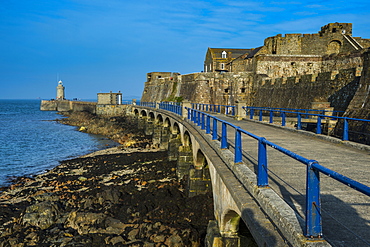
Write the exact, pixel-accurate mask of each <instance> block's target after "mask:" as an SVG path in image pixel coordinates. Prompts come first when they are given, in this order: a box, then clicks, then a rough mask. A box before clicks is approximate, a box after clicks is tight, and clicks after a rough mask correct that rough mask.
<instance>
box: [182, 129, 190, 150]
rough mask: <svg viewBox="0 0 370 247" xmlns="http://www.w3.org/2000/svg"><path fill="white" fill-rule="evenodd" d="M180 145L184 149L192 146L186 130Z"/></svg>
mask: <svg viewBox="0 0 370 247" xmlns="http://www.w3.org/2000/svg"><path fill="white" fill-rule="evenodd" d="M182 145H183V146H186V147H191V146H192V143H191V137H190V134H189V132H188V131H187V130H186V131H185V133H184V137H183V141H182Z"/></svg>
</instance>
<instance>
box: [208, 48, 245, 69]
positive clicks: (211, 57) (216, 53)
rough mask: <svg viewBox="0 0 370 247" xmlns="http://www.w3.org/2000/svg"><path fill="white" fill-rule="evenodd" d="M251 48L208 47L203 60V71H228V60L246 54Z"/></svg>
mask: <svg viewBox="0 0 370 247" xmlns="http://www.w3.org/2000/svg"><path fill="white" fill-rule="evenodd" d="M251 50H252V49H226V48H209V47H208V49H207V53H206V58H205V60H204V72H228V71H230V69H231V68H230V62H232V61H233V60H234V59H235V58H237V57H239V56H243V55H245V54H248V53H249V52H250V51H251Z"/></svg>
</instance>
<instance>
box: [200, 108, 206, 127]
mask: <svg viewBox="0 0 370 247" xmlns="http://www.w3.org/2000/svg"><path fill="white" fill-rule="evenodd" d="M205 122H206V121H205V115H204V113H203V112H202V127H201V129H202V130H204V129H206V125H205V124H206V123H205Z"/></svg>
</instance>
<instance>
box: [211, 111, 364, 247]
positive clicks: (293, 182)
mask: <svg viewBox="0 0 370 247" xmlns="http://www.w3.org/2000/svg"><path fill="white" fill-rule="evenodd" d="M215 116H216V117H218V118H220V119H224V120H226V121H228V122H230V123H233V124H235V125H236V126H240V127H241V128H242V129H244V130H246V131H249V132H251V133H253V134H256V135H258V136H261V137H265V138H266V139H267V140H269V141H271V142H273V143H275V144H277V145H279V146H281V147H283V148H286V149H288V150H290V151H293V152H295V153H296V154H299V155H301V156H303V157H305V158H308V159H314V160H317V161H318V162H319V163H320V165H322V166H325V167H327V168H329V169H332V170H334V171H336V172H338V173H341V174H343V175H345V176H347V177H349V178H351V179H354V180H356V181H358V182H361V183H363V184H365V185H367V186H370V151H362V150H358V149H355V148H352V147H347V146H345V145H343V144H335V143H332V142H329V141H326V140H322V139H319V138H317V137H314V136H311V137H310V136H306V135H303V134H300V133H297V132H292V131H289V130H286V129H283V128H277V127H272V126H269V125H266V124H261V123H258V122H255V121H249V120H242V121H236V120H234V119H232V118H230V117H226V116H223V115H215ZM228 136H229V138H230V139H231V142H232V139H234V132H231V131H229V133H228ZM243 151H244V155H245V157H244V159H245V161H246V163H247V165H248V167H249V168H250V169H251V170H254V171H256V165H255V164H256V163H255V162H256V157H257V141H256V140H254V139H252V138H247V137H246V136H243ZM268 166H269V170H270V171H269V175H270V176H269V183H270V186H271V187H272V188H273V189H274V190H275V191H276V192H277V193H278V194H280V195H281V196H282V197H283V198H284V200H285V201H286V202H287V203H288V204H289V205H290V206H291V207H292V208H293V209H295V210H296V211H297V212H298V213H299V214H300V215H301V216H302V217H303V218H304V211H305V188H306V166H305V165H303V164H302V163H299V162H297V161H295V160H293V159H291V158H289V157H287V156H285V155H283V154H281V153H280V152H278V151H276V150H274V149H272V148H268ZM320 176H321V203H322V217H323V234H324V238H325V239H326V240H327V241H328V242H329V243H330V244H332V245H333V246H346V247H347V246H370V197H368V196H365V195H363V194H362V193H360V192H357V191H355V190H353V189H351V188H349V187H348V186H345V185H343V184H341V183H339V182H337V181H336V180H334V179H331V178H329V177H327V176H325V175H323V174H320ZM293 188H294V189H293Z"/></svg>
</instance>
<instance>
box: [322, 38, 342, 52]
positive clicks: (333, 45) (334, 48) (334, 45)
mask: <svg viewBox="0 0 370 247" xmlns="http://www.w3.org/2000/svg"><path fill="white" fill-rule="evenodd" d="M341 47H342V43H341V42H340V41H339V40H332V41H330V42H329V44H328V49H327V52H326V53H327V54H333V53H339V51H340V48H341Z"/></svg>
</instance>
